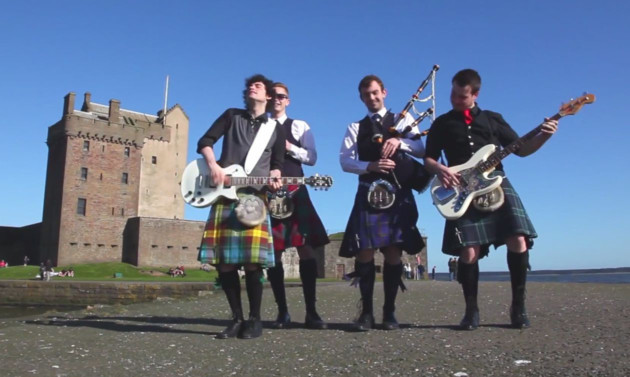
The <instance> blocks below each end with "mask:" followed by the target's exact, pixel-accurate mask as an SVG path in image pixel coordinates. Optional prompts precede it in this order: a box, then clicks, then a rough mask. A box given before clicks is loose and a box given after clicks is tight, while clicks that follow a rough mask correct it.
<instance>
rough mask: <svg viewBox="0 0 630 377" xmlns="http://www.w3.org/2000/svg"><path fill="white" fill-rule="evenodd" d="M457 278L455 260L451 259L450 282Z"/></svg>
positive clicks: (449, 268)
mask: <svg viewBox="0 0 630 377" xmlns="http://www.w3.org/2000/svg"><path fill="white" fill-rule="evenodd" d="M454 277H455V258H450V259H449V260H448V280H449V281H453V278H454Z"/></svg>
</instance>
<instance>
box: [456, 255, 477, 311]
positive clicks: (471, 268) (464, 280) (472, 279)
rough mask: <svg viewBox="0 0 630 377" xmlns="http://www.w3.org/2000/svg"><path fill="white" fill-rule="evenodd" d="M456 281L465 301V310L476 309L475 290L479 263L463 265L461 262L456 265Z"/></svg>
mask: <svg viewBox="0 0 630 377" xmlns="http://www.w3.org/2000/svg"><path fill="white" fill-rule="evenodd" d="M457 270H458V271H457V280H458V281H459V282H460V283H461V284H462V291H463V292H464V300H466V310H467V311H468V310H476V309H477V290H478V286H479V263H478V262H475V263H472V264H467V263H463V262H462V261H461V260H460V261H459V263H458V264H457Z"/></svg>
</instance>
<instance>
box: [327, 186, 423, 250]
mask: <svg viewBox="0 0 630 377" xmlns="http://www.w3.org/2000/svg"><path fill="white" fill-rule="evenodd" d="M367 194H368V187H367V186H365V185H364V184H361V183H360V184H359V188H358V190H357V195H356V197H355V199H354V206H353V207H352V212H351V213H350V219H349V220H348V225H347V226H346V231H345V233H344V235H343V241H342V242H341V247H340V249H339V255H340V256H342V257H346V258H352V257H354V256H356V255H357V254H358V253H359V251H361V250H365V249H378V248H381V247H386V246H391V245H396V246H399V247H400V248H402V249H403V250H404V251H406V252H407V254H417V253H419V252H420V251H422V249H423V248H424V240H423V239H422V236H421V235H420V232H419V231H418V228H417V227H416V222H417V221H418V208H417V207H416V201H415V199H414V197H413V193H412V192H411V189H409V188H402V189H400V190H398V191H397V192H396V200H395V201H394V204H393V205H392V206H391V207H389V208H387V209H374V208H372V207H371V206H370V205H369V204H368V200H367Z"/></svg>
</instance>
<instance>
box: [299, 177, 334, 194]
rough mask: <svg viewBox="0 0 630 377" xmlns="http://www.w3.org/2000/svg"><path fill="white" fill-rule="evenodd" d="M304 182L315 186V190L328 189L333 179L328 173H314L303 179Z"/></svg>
mask: <svg viewBox="0 0 630 377" xmlns="http://www.w3.org/2000/svg"><path fill="white" fill-rule="evenodd" d="M304 183H305V184H307V185H309V186H311V187H313V188H315V189H316V190H319V189H323V190H328V188H330V187H331V186H332V184H333V179H332V177H331V176H329V175H321V176H320V175H319V174H315V175H313V176H311V177H309V178H305V179H304Z"/></svg>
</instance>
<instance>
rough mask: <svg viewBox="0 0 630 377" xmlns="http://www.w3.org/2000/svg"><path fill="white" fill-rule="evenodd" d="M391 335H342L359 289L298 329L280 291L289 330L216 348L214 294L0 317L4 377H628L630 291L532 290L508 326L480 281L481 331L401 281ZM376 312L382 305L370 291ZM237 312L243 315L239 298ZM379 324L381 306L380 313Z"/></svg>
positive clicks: (333, 287)
mask: <svg viewBox="0 0 630 377" xmlns="http://www.w3.org/2000/svg"><path fill="white" fill-rule="evenodd" d="M407 286H408V288H409V289H408V291H407V292H405V293H402V294H399V299H398V302H397V304H398V305H397V317H398V320H399V322H400V323H401V327H402V328H401V329H400V330H398V331H383V330H378V329H377V330H373V331H370V332H368V333H355V332H351V331H350V326H349V324H350V321H351V320H352V319H353V318H354V316H355V315H356V311H357V308H356V304H357V300H358V297H359V292H358V290H357V289H355V288H353V287H349V286H348V284H347V283H325V284H320V286H319V287H318V288H319V289H318V298H319V300H318V308H319V311H320V314H321V315H322V317H324V319H325V320H326V321H327V322H328V323H329V326H330V328H329V329H328V330H320V331H315V330H306V329H303V328H301V324H302V322H303V318H304V307H303V302H302V291H301V289H300V288H290V289H288V290H287V295H288V299H289V309H290V311H291V315H292V318H293V320H294V321H296V323H295V326H294V327H292V328H289V329H285V330H272V329H270V328H269V324H270V322H271V321H272V320H273V319H274V318H275V314H276V311H275V310H276V309H275V303H274V302H273V297H272V294H271V291H270V290H268V289H266V290H265V292H264V297H263V317H264V320H265V326H266V328H265V330H264V334H263V336H262V337H261V338H258V339H254V340H238V339H229V340H217V339H214V335H215V334H216V333H217V332H219V331H221V330H222V329H223V327H224V326H225V325H226V324H227V318H228V317H229V312H228V308H227V303H226V302H225V299H224V297H223V294H222V292H220V291H219V292H216V293H210V294H206V295H204V296H203V297H198V298H195V299H184V300H173V299H160V300H158V301H156V302H152V303H142V304H132V305H124V306H122V305H117V306H98V305H97V306H95V307H92V308H88V309H85V310H80V311H74V312H68V313H61V312H47V313H45V314H42V315H38V316H32V317H26V318H11V319H3V320H1V321H0V344H2V347H1V349H2V350H3V351H2V352H1V353H0V367H1V369H2V374H3V375H6V376H29V375H37V376H127V375H138V376H176V375H178V376H245V375H247V376H628V375H630V358H629V356H630V351H629V350H628V339H630V321H629V316H630V284H577V283H573V284H571V283H568V284H565V283H530V284H529V285H528V305H527V307H528V312H529V314H530V319H531V321H532V327H531V328H530V329H526V330H515V329H512V328H509V326H508V323H509V316H508V310H509V301H510V292H509V283H507V282H505V283H501V282H500V283H489V282H482V283H480V299H479V302H480V311H481V327H480V328H479V329H478V330H476V331H471V332H462V331H458V330H457V329H456V327H455V325H456V324H457V323H459V320H460V319H461V316H462V313H463V300H462V297H461V289H460V286H459V284H457V283H454V282H439V281H438V282H434V281H408V282H407ZM375 292H376V301H375V308H380V307H381V305H382V300H383V295H382V284H380V283H377V286H376V289H375ZM243 297H244V307H245V308H246V311H247V301H246V298H245V297H246V294H243ZM375 314H376V317H377V321H379V322H380V319H381V316H380V310H378V309H377V311H376V313H375Z"/></svg>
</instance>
